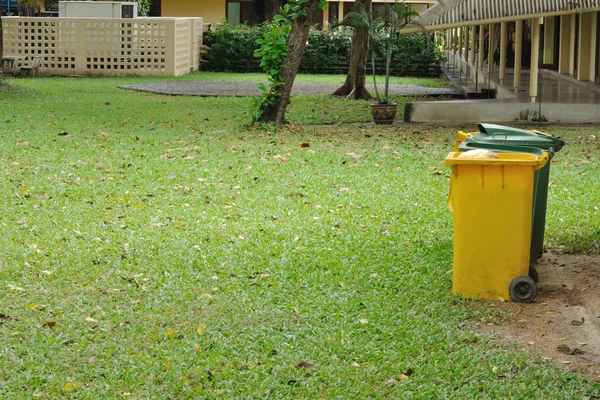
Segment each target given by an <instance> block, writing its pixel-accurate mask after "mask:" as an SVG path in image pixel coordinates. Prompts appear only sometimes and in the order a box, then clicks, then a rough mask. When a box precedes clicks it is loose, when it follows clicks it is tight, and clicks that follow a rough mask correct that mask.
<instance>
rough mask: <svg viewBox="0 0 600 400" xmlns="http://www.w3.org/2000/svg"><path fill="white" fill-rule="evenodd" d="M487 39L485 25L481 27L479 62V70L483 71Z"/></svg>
mask: <svg viewBox="0 0 600 400" xmlns="http://www.w3.org/2000/svg"><path fill="white" fill-rule="evenodd" d="M484 39H485V25H479V50H478V54H477V56H478V60H477V63H478V64H479V69H480V70H482V71H483V52H484V51H485V46H484V41H485V40H484Z"/></svg>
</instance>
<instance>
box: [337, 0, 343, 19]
mask: <svg viewBox="0 0 600 400" xmlns="http://www.w3.org/2000/svg"><path fill="white" fill-rule="evenodd" d="M343 19H344V2H343V1H340V2H339V3H338V21H339V22H342V20H343Z"/></svg>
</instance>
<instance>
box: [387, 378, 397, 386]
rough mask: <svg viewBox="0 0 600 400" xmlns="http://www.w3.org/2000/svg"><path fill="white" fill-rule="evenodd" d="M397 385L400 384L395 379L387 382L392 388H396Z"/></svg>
mask: <svg viewBox="0 0 600 400" xmlns="http://www.w3.org/2000/svg"><path fill="white" fill-rule="evenodd" d="M397 383H398V381H396V380H395V379H390V380H388V381H387V384H388V385H390V386H391V387H394V386H396V384H397Z"/></svg>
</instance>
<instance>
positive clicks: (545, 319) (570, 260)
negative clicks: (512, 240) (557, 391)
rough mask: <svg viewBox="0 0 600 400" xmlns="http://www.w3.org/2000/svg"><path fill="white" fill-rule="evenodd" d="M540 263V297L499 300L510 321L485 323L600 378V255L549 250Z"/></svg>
mask: <svg viewBox="0 0 600 400" xmlns="http://www.w3.org/2000/svg"><path fill="white" fill-rule="evenodd" d="M536 269H537V271H538V274H539V282H538V295H537V298H536V300H535V302H534V303H531V304H517V303H510V302H506V303H495V304H494V305H493V306H494V307H498V308H499V309H500V310H501V311H503V313H502V314H503V315H504V317H505V318H504V321H503V322H502V323H501V324H500V325H498V324H492V323H487V324H486V323H481V324H480V326H479V329H480V330H481V331H483V332H487V333H494V334H497V337H498V338H499V339H500V340H502V341H503V342H504V343H506V344H510V345H513V344H516V345H517V346H519V347H521V348H523V349H530V350H534V351H537V352H538V353H539V354H540V356H542V357H543V358H545V359H548V360H551V361H552V362H553V363H554V364H556V365H558V366H560V367H561V368H567V369H569V370H571V371H573V372H576V373H579V374H582V375H585V376H588V377H590V378H593V379H595V380H598V381H600V255H589V256H588V255H569V254H552V253H544V255H543V257H542V259H541V260H540V263H539V264H538V265H536Z"/></svg>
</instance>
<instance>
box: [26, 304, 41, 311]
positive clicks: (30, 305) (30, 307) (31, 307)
mask: <svg viewBox="0 0 600 400" xmlns="http://www.w3.org/2000/svg"><path fill="white" fill-rule="evenodd" d="M37 306H38V305H37V304H35V303H29V304H27V306H26V307H27V308H29V309H30V310H35V309H36V308H37Z"/></svg>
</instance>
